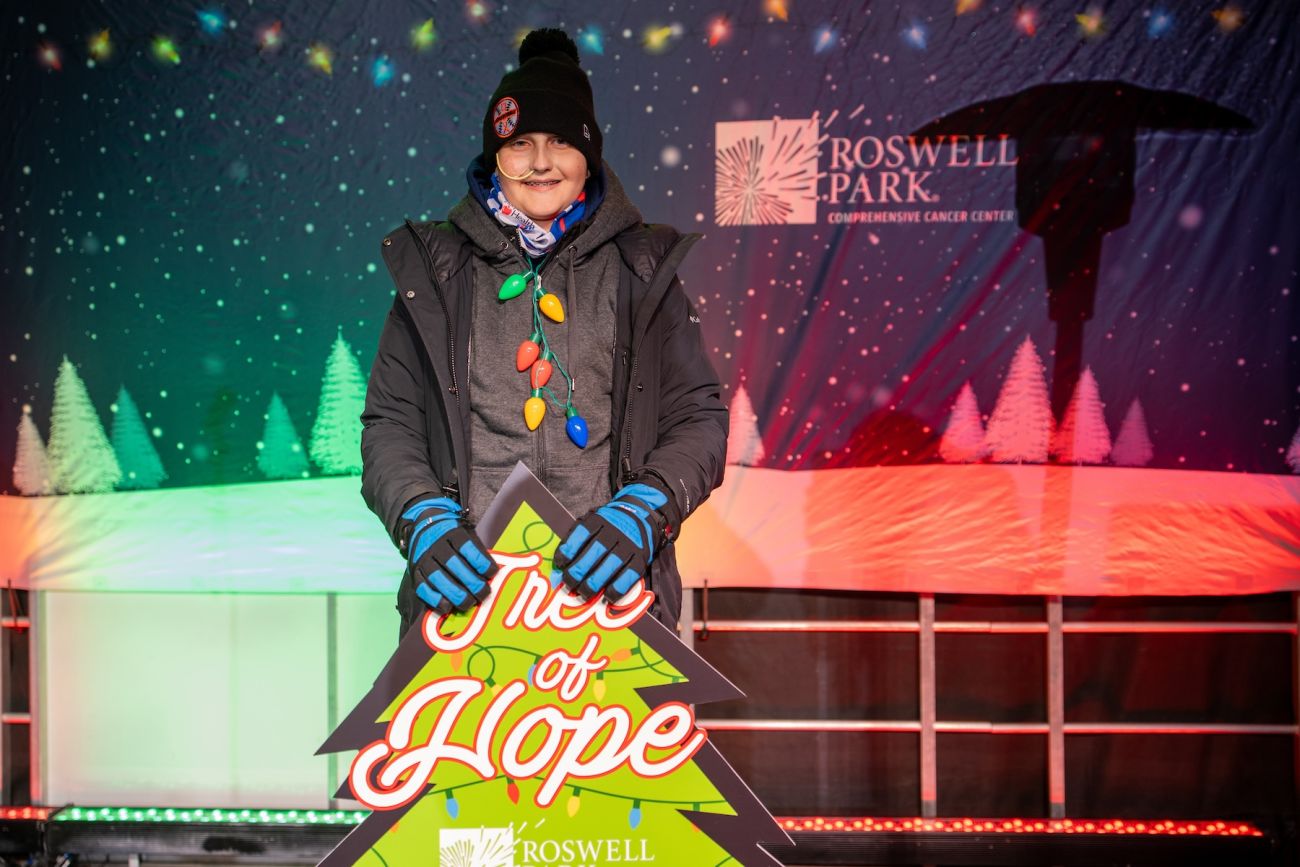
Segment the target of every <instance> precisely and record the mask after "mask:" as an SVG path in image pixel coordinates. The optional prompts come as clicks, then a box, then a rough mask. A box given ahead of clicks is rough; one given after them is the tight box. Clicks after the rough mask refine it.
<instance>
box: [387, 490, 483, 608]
mask: <svg viewBox="0 0 1300 867" xmlns="http://www.w3.org/2000/svg"><path fill="white" fill-rule="evenodd" d="M463 514H464V511H463V510H462V509H461V507H460V504H459V503H457V502H456V501H455V500H452V499H450V498H448V497H439V498H437V499H427V500H420V501H419V502H418V503H413V504H412V505H411V506H409V507H408V508H407V509H406V511H405V512H403V513H402V519H403V520H405V521H409V522H410V523H409V525H408V526H409V535H408V536H407V537H406V546H405V547H406V559H407V562H408V563H410V569H411V573H412V578H413V579H414V581H415V594H416V595H417V596H419V597H420V598H421V599H423V600H424V603H425V604H426V605H428V606H429V607H430V608H432V609H434V610H435V611H437V612H438V613H440V614H450V613H451V612H452V611H467V610H469V609H470V608H473V607H474V606H475V605H477V604H479V603H480V602H482V601H483V600H484V599H486V598H487V597H488V594H489V593H491V592H492V588H491V586H490V585H489V584H488V580H489V579H490V578H491V577H492V574H493V573H494V572H495V571H496V565H495V563H494V562H493V560H492V557H491V556H490V555H489V554H488V551H487V548H485V547H484V545H483V543H482V542H480V541H479V539H478V536H476V535H475V534H474V532H473V531H472V530H470V529H469V528H468V527H466V526H465V525H464V524H463V523H461V516H462V515H463Z"/></svg>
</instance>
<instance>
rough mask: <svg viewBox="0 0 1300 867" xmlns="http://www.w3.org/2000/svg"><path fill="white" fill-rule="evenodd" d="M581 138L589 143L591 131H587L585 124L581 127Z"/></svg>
mask: <svg viewBox="0 0 1300 867" xmlns="http://www.w3.org/2000/svg"><path fill="white" fill-rule="evenodd" d="M582 137H583V138H585V139H586V140H587V141H591V130H589V129H587V125H586V124H585V123H584V124H583V125H582Z"/></svg>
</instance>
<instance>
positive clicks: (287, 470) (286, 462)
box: [257, 392, 309, 479]
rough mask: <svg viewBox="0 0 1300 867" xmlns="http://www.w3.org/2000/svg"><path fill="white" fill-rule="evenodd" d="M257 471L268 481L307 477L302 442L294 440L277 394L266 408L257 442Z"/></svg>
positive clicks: (288, 418)
mask: <svg viewBox="0 0 1300 867" xmlns="http://www.w3.org/2000/svg"><path fill="white" fill-rule="evenodd" d="M257 468H258V469H259V470H261V471H262V475H264V476H266V477H267V478H268V479H303V478H306V477H307V476H308V475H309V473H308V471H307V455H306V453H305V452H303V448H302V440H300V439H298V431H297V430H295V429H294V426H293V419H292V418H290V417H289V409H288V407H286V406H285V405H284V401H283V400H281V399H280V394H279V392H275V393H273V394H272V395H271V404H270V406H268V407H267V408H266V423H265V424H264V425H263V427H262V439H261V440H259V441H258V443H257Z"/></svg>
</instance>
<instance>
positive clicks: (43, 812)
mask: <svg viewBox="0 0 1300 867" xmlns="http://www.w3.org/2000/svg"><path fill="white" fill-rule="evenodd" d="M53 812H54V808H53V807H0V819H5V820H8V821H18V820H24V819H25V820H28V821H32V822H44V821H45V820H46V819H48V818H50V814H51V813H53Z"/></svg>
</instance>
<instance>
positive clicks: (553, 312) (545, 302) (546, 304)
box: [537, 292, 564, 322]
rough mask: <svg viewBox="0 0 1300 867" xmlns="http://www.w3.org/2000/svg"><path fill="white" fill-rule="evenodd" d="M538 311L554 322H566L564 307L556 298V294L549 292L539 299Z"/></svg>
mask: <svg viewBox="0 0 1300 867" xmlns="http://www.w3.org/2000/svg"><path fill="white" fill-rule="evenodd" d="M537 309H538V310H540V311H542V315H543V316H545V317H546V318H547V319H549V320H551V321H552V322H563V321H564V306H563V305H562V304H560V299H559V298H556V297H555V295H554V293H551V292H547V293H546V294H545V295H543V296H542V297H541V298H538V299H537Z"/></svg>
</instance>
